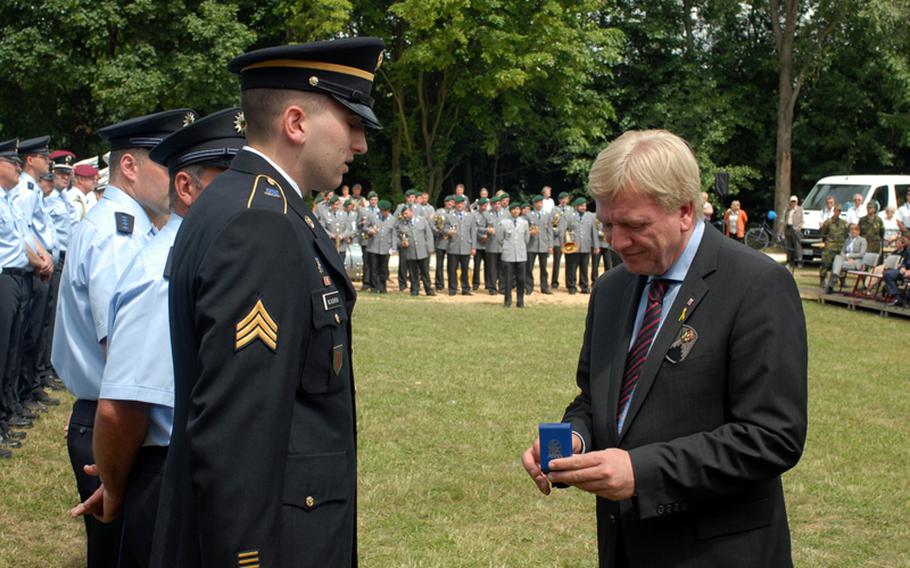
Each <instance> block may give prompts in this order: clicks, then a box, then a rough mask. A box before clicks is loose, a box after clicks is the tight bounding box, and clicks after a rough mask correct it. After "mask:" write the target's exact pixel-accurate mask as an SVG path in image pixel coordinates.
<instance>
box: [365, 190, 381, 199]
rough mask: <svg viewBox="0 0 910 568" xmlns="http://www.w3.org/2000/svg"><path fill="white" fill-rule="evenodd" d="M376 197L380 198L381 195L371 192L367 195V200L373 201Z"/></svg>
mask: <svg viewBox="0 0 910 568" xmlns="http://www.w3.org/2000/svg"><path fill="white" fill-rule="evenodd" d="M374 197H379V194H378V193H376V192H375V191H371V192H370V193H368V194H367V199H373V198H374Z"/></svg>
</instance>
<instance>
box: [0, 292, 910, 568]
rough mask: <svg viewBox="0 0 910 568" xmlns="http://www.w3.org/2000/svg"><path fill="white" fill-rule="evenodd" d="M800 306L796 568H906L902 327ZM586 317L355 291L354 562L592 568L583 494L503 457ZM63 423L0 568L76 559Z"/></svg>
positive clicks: (565, 310)
mask: <svg viewBox="0 0 910 568" xmlns="http://www.w3.org/2000/svg"><path fill="white" fill-rule="evenodd" d="M491 301H492V299H491ZM805 310H806V315H807V318H808V324H809V337H810V351H809V353H810V369H809V374H810V408H809V410H810V427H809V439H808V443H807V447H806V453H805V455H804V457H803V460H802V461H801V462H800V464H799V465H798V466H797V467H796V469H795V470H794V471H792V472H790V473H788V474H787V475H786V478H785V489H786V492H787V498H788V507H789V512H790V519H791V527H792V532H793V541H794V557H795V560H796V563H797V565H798V566H801V567H813V568H814V567H842V566H843V567H847V566H872V567H889V568H890V567H896V566H910V539H908V538H907V535H908V534H910V520H908V518H907V517H905V516H904V515H903V514H902V512H903V508H904V506H906V504H907V503H910V485H908V482H907V479H908V476H907V464H908V463H910V445H908V442H910V440H908V432H910V425H908V421H907V417H908V416H910V397H908V396H907V386H908V385H907V378H906V352H907V351H906V350H907V345H908V339H910V324H908V322H907V321H906V320H899V319H895V318H887V319H884V318H880V317H877V316H874V315H869V314H865V313H857V312H849V311H847V310H844V309H840V308H836V307H832V306H820V305H817V304H813V303H807V304H805ZM584 314H585V308H584V306H583V305H577V304H576V305H571V306H564V305H558V304H553V303H551V304H547V305H532V306H531V307H530V308H529V309H526V310H509V311H507V310H503V309H502V308H501V307H499V306H498V305H495V304H492V303H483V302H473V303H445V302H438V301H437V302H434V301H432V300H430V299H426V298H423V297H421V298H419V299H410V298H406V297H404V296H401V295H397V294H392V295H390V296H387V297H376V296H371V295H361V301H360V302H359V304H358V307H357V310H356V312H355V314H354V330H355V344H354V345H355V349H354V360H355V372H356V377H357V386H358V392H357V401H358V415H359V432H360V436H359V441H360V532H359V544H360V559H361V566H365V567H367V568H371V567H447V568H448V567H500V566H509V567H511V566H515V567H528V566H543V567H551V566H552V567H576V566H578V567H590V566H594V565H595V562H596V561H595V558H596V536H595V529H594V510H593V509H594V501H593V498H592V497H589V496H587V495H585V494H582V493H581V492H578V491H575V490H568V491H558V492H556V493H555V494H554V495H551V496H550V497H543V496H541V495H539V494H538V493H537V492H536V489H535V488H534V487H533V485H532V484H531V482H530V480H529V479H527V477H526V475H525V473H524V471H523V469H522V468H521V464H520V460H519V457H520V454H521V452H522V451H523V450H524V449H525V447H526V446H527V445H528V444H529V443H530V442H531V440H532V438H533V436H534V434H535V430H536V425H537V423H539V422H542V421H554V420H558V419H559V418H560V416H561V414H562V410H563V408H564V407H565V405H566V404H567V403H568V401H569V400H570V399H571V397H572V396H573V395H574V392H575V387H574V367H575V362H576V358H577V355H578V349H579V346H580V342H581V334H582V331H583V330H582V327H583V325H584ZM65 416H66V408H65V407H58V408H56V409H54V410H52V412H51V414H49V415H47V416H45V417H44V418H43V419H42V420H41V421H39V423H38V424H37V425H36V427H35V428H34V429H33V430H32V431H30V433H29V439H28V440H27V444H26V445H25V447H24V448H23V449H22V450H19V451H17V452H16V455H15V457H14V458H13V459H12V460H6V461H3V462H0V567H7V566H9V567H16V568H19V567H39V566H41V567H47V566H50V567H55V566H64V567H76V566H79V565H80V563H81V562H82V560H81V558H82V551H83V545H82V541H81V539H82V525H81V523H80V522H76V521H70V520H68V519H67V518H66V516H65V512H66V510H67V508H68V507H69V506H70V505H71V504H73V503H75V499H76V496H75V489H74V484H73V481H72V474H71V472H70V471H69V463H68V461H67V458H66V448H65V443H64V439H63V436H62V429H61V427H62V424H63V421H64V419H65Z"/></svg>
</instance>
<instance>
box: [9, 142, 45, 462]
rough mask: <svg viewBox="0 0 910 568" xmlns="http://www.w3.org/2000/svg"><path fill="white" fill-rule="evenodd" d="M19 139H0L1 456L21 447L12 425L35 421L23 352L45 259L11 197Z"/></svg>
mask: <svg viewBox="0 0 910 568" xmlns="http://www.w3.org/2000/svg"><path fill="white" fill-rule="evenodd" d="M18 144H19V141H18V140H17V139H13V140H7V141H5V142H0V187H2V189H3V192H2V196H0V267H2V272H0V458H9V457H11V456H12V453H11V452H10V451H9V449H8V448H10V447H13V448H15V447H19V446H20V445H21V443H20V442H19V440H21V439H22V438H24V437H25V434H24V433H23V432H21V431H18V430H12V428H31V426H32V422H31V420H30V419H29V418H27V417H26V416H24V415H23V414H24V412H23V411H24V409H23V408H22V407H21V405H20V404H19V397H18V390H19V389H18V383H19V356H20V351H21V345H22V336H23V334H24V330H25V320H26V317H27V315H28V301H29V297H30V296H31V288H32V272H33V269H35V268H38V267H40V266H42V265H43V264H42V260H41V259H39V258H38V256H37V255H35V254H34V252H33V251H32V250H30V249H29V248H28V246H27V243H28V241H29V240H30V239H31V230H30V229H29V228H28V225H27V223H26V221H25V219H24V218H23V217H22V215H21V214H20V212H19V209H18V208H17V207H16V206H15V205H14V204H13V200H12V195H11V193H12V190H13V189H14V188H15V187H16V186H17V185H18V183H19V171H20V168H21V164H22V160H21V158H20V157H19V154H18Z"/></svg>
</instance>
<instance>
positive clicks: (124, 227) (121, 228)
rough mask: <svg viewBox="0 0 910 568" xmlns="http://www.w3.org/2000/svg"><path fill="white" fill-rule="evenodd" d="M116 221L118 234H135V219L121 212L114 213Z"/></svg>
mask: <svg viewBox="0 0 910 568" xmlns="http://www.w3.org/2000/svg"><path fill="white" fill-rule="evenodd" d="M114 219H116V221H117V232H118V233H121V234H124V235H132V234H133V223H134V222H135V220H136V219H135V218H134V217H133V216H132V215H130V214H129V213H122V212H120V211H118V212H116V213H114Z"/></svg>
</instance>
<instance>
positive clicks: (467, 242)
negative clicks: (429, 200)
mask: <svg viewBox="0 0 910 568" xmlns="http://www.w3.org/2000/svg"><path fill="white" fill-rule="evenodd" d="M466 207H467V198H466V197H465V196H464V195H456V196H455V209H454V210H453V211H451V212H450V213H449V214H448V215H447V216H446V221H445V226H444V227H443V231H444V232H445V234H446V236H447V237H448V243H449V246H448V248H447V249H446V252H447V256H448V264H449V266H448V268H449V296H454V295H455V294H456V293H458V278H459V276H458V271H459V269H460V270H461V294H462V295H463V296H472V295H473V294H472V293H471V284H470V281H469V279H468V263H469V261H470V259H471V257H472V256H474V255H475V254H476V253H477V249H475V248H474V239H475V233H476V232H477V222H476V221H475V220H474V214H473V213H471V212H470V211H466V210H465V209H466Z"/></svg>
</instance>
